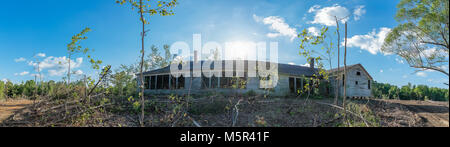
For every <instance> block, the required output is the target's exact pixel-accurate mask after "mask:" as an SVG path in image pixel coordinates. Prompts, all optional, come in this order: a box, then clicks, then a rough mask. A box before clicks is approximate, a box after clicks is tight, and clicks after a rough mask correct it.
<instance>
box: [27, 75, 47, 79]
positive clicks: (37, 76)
mask: <svg viewBox="0 0 450 147" xmlns="http://www.w3.org/2000/svg"><path fill="white" fill-rule="evenodd" d="M30 76H31V77H36V78H41V79H42V78H44V74H30Z"/></svg>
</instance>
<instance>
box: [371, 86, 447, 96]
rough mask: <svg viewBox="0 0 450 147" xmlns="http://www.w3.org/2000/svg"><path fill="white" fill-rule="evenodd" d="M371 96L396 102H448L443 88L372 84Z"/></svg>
mask: <svg viewBox="0 0 450 147" xmlns="http://www.w3.org/2000/svg"><path fill="white" fill-rule="evenodd" d="M372 94H373V96H375V97H377V98H382V99H398V100H422V101H424V100H433V101H448V98H449V90H448V89H445V88H437V87H428V86H427V85H412V84H411V83H408V85H405V86H401V87H398V86H395V85H391V84H387V83H378V82H374V83H373V88H372Z"/></svg>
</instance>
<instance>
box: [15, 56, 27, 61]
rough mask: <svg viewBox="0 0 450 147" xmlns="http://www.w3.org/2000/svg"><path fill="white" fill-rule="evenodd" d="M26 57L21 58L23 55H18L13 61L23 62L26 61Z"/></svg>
mask: <svg viewBox="0 0 450 147" xmlns="http://www.w3.org/2000/svg"><path fill="white" fill-rule="evenodd" d="M26 60H27V59H25V58H23V57H20V58H17V59H14V62H24V61H26Z"/></svg>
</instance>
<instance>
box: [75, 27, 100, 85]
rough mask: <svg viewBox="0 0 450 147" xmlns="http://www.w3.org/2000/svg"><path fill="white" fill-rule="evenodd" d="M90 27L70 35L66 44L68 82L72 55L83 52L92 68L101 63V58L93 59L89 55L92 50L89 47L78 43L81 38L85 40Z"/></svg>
mask: <svg viewBox="0 0 450 147" xmlns="http://www.w3.org/2000/svg"><path fill="white" fill-rule="evenodd" d="M90 31H91V29H90V28H85V29H83V30H82V31H81V32H80V33H78V34H76V35H74V36H72V39H71V42H70V43H69V44H67V54H68V61H67V62H68V64H69V66H68V71H67V83H68V84H70V76H71V74H72V73H71V70H70V68H71V67H70V66H71V59H72V58H73V56H75V55H76V54H78V53H83V54H84V55H87V57H88V59H89V62H90V63H91V65H92V68H94V69H99V68H100V64H101V63H102V61H101V60H97V61H96V60H94V59H93V58H92V56H91V55H90V53H91V52H92V51H93V50H91V49H89V48H83V47H82V46H81V44H80V41H82V40H86V39H87V37H86V36H85V34H86V33H88V32H90Z"/></svg>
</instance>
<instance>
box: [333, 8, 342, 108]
mask: <svg viewBox="0 0 450 147" xmlns="http://www.w3.org/2000/svg"><path fill="white" fill-rule="evenodd" d="M334 18H335V19H336V33H337V37H338V40H337V48H338V54H337V58H338V62H337V63H338V65H337V72H336V74H337V75H336V83H335V86H336V87H335V88H336V90H335V96H334V104H335V105H337V103H338V97H339V87H340V82H339V78H340V77H341V74H339V73H340V71H341V63H340V58H341V57H340V56H341V54H340V51H341V46H340V45H341V33H340V30H339V20H338V18H337V17H336V16H334Z"/></svg>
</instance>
